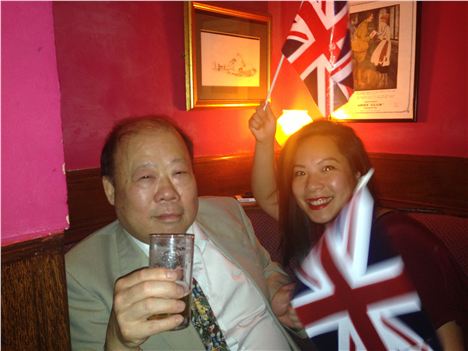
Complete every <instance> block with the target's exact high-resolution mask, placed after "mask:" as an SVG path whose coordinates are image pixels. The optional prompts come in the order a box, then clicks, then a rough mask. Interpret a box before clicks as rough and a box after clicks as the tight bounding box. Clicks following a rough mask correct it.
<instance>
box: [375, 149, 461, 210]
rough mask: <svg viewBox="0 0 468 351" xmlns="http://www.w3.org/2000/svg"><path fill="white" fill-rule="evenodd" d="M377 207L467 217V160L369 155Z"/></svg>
mask: <svg viewBox="0 0 468 351" xmlns="http://www.w3.org/2000/svg"><path fill="white" fill-rule="evenodd" d="M371 162H372V164H373V166H374V168H375V184H376V193H377V194H376V195H377V198H378V199H379V201H380V203H381V205H383V206H386V207H390V208H405V209H411V210H417V211H428V212H435V213H444V214H451V215H456V216H465V217H466V216H468V159H466V158H459V157H442V156H414V155H395V154H371Z"/></svg>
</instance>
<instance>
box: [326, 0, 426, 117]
mask: <svg viewBox="0 0 468 351" xmlns="http://www.w3.org/2000/svg"><path fill="white" fill-rule="evenodd" d="M349 4H350V11H349V13H350V32H351V33H350V34H351V49H352V59H353V79H354V93H353V95H352V96H351V98H350V99H349V101H348V103H346V104H345V105H344V106H342V108H340V109H338V110H337V111H335V112H334V113H333V114H332V118H333V119H339V120H344V121H355V122H365V121H378V122H388V121H396V122H400V121H416V107H417V62H418V53H419V50H418V37H419V35H418V33H419V18H418V17H419V13H420V6H419V5H418V4H417V2H416V1H371V2H369V1H367V2H350V3H349Z"/></svg>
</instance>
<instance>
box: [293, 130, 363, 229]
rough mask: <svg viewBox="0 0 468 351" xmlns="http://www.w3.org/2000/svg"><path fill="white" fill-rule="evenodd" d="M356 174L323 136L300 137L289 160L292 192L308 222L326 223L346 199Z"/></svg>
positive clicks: (333, 217)
mask: <svg viewBox="0 0 468 351" xmlns="http://www.w3.org/2000/svg"><path fill="white" fill-rule="evenodd" d="M359 176H360V174H353V172H352V170H351V166H350V164H349V162H348V160H347V159H346V158H345V156H344V155H343V154H342V153H341V152H340V150H339V149H338V146H337V145H336V143H335V142H334V141H333V139H331V138H330V137H327V136H312V137H309V138H307V139H304V140H302V142H301V144H300V145H299V147H298V149H297V151H296V155H295V158H294V161H293V178H292V192H293V194H294V197H295V199H296V202H297V203H298V205H299V207H300V208H301V209H302V210H303V211H304V212H305V213H306V214H307V216H308V217H309V218H310V220H311V221H312V222H315V223H321V224H326V223H328V222H330V221H332V220H333V219H335V217H336V216H337V215H338V213H339V212H340V210H341V209H342V208H343V206H344V205H345V204H346V203H347V202H348V201H349V199H350V198H351V195H352V193H353V190H354V188H355V186H356V183H357V180H358V178H359Z"/></svg>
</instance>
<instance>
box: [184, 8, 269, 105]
mask: <svg viewBox="0 0 468 351" xmlns="http://www.w3.org/2000/svg"><path fill="white" fill-rule="evenodd" d="M270 23H271V21H270V18H269V17H268V16H264V15H258V14H253V13H247V12H242V11H237V10H232V9H227V8H221V7H217V6H212V5H209V4H205V3H203V4H202V3H198V2H187V3H186V4H185V83H186V84H185V88H186V108H187V110H190V109H193V108H197V107H236V106H255V105H258V104H260V103H261V102H262V101H263V100H264V99H265V96H266V95H267V92H268V88H269V82H270V76H269V75H270Z"/></svg>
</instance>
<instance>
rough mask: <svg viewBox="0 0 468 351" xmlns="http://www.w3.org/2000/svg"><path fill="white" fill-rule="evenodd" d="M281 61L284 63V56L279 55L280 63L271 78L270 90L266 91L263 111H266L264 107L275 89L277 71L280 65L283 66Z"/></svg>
mask: <svg viewBox="0 0 468 351" xmlns="http://www.w3.org/2000/svg"><path fill="white" fill-rule="evenodd" d="M283 61H284V55H281V59H280V62H279V63H278V66H276V72H275V75H274V77H273V81H272V82H271V86H270V90H268V94H267V97H266V99H265V105H264V106H263V111H265V110H266V107H267V105H268V101H269V100H270V98H271V92H272V91H273V88H274V87H275V84H276V79H277V78H278V74H279V71H280V69H281V65H282V64H283Z"/></svg>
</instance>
